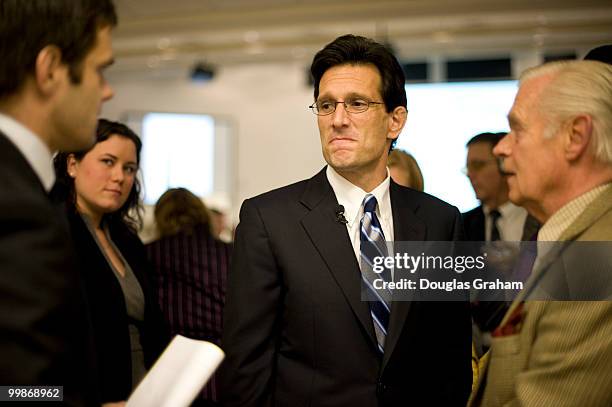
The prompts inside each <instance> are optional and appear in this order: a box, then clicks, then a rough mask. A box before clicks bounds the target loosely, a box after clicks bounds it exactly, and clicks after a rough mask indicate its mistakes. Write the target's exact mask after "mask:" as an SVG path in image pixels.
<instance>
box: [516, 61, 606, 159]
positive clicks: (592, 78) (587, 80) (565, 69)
mask: <svg viewBox="0 0 612 407" xmlns="http://www.w3.org/2000/svg"><path fill="white" fill-rule="evenodd" d="M548 75H551V76H552V79H551V82H550V83H548V84H547V85H546V87H545V88H544V90H543V91H542V93H541V95H540V100H539V106H538V108H539V110H540V112H541V113H542V114H543V115H544V116H545V117H546V119H547V120H548V123H549V125H548V131H547V134H548V136H551V135H552V134H554V133H555V132H556V130H558V129H559V126H561V125H562V124H563V123H565V122H567V121H568V120H570V119H572V118H574V117H576V116H578V115H581V114H586V115H589V116H590V117H591V119H592V121H593V137H592V145H591V148H592V151H593V153H594V155H595V158H596V159H597V160H598V161H600V162H604V163H608V164H612V65H609V64H605V63H603V62H598V61H555V62H549V63H546V64H543V65H540V66H537V67H534V68H529V69H527V70H526V71H524V72H523V73H522V74H521V77H520V79H519V81H520V83H521V84H522V83H524V82H525V81H528V80H530V79H533V78H536V77H540V76H548Z"/></svg>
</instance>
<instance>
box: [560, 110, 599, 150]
mask: <svg viewBox="0 0 612 407" xmlns="http://www.w3.org/2000/svg"><path fill="white" fill-rule="evenodd" d="M568 126H569V132H568V133H567V136H566V137H567V138H566V140H565V157H566V158H567V159H568V160H569V161H574V160H577V159H578V158H580V156H582V154H584V152H585V151H586V150H587V148H588V146H589V143H590V142H591V138H592V136H593V119H592V118H591V116H589V115H586V114H582V115H579V116H576V117H574V118H573V119H572V120H571V122H570V123H569V124H568Z"/></svg>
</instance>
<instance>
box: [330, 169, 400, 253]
mask: <svg viewBox="0 0 612 407" xmlns="http://www.w3.org/2000/svg"><path fill="white" fill-rule="evenodd" d="M326 175H327V180H328V181H329V183H330V185H331V187H332V189H333V190H334V193H335V194H336V199H337V200H338V204H340V205H342V206H344V217H345V218H346V220H347V222H348V223H347V224H346V228H347V230H348V233H349V237H350V239H351V243H352V245H353V250H354V251H355V258H356V259H357V261H358V262H359V260H360V258H361V256H360V246H361V239H360V237H359V228H360V223H361V218H362V217H363V206H362V205H361V204H362V203H363V198H365V196H366V195H368V194H372V195H374V196H375V197H376V201H377V202H378V205H377V206H376V216H377V217H378V220H379V221H380V225H381V226H382V229H383V233H384V234H385V240H386V241H388V242H390V241H393V237H394V236H393V214H392V211H391V198H390V196H389V185H390V182H391V181H390V180H391V178H390V177H389V170H388V169H387V178H385V179H384V181H383V182H381V183H380V184H379V185H378V186H377V187H376V188H374V189H373V190H372V191H371V192H366V191H364V190H363V189H361V188H359V187H358V186H356V185H353V184H352V183H351V182H349V181H348V180H347V179H346V178H344V177H343V176H342V175H340V174H338V173H337V172H336V171H335V170H334V169H333V168H332V167H330V166H329V165H328V166H327V171H326Z"/></svg>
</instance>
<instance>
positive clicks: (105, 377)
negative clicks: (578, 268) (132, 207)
mask: <svg viewBox="0 0 612 407" xmlns="http://www.w3.org/2000/svg"><path fill="white" fill-rule="evenodd" d="M68 220H69V222H70V229H71V232H72V236H73V238H74V241H75V247H76V251H77V256H78V261H79V270H80V272H81V274H82V276H83V278H84V280H85V287H86V294H87V299H88V301H89V304H90V309H91V320H92V325H93V330H94V335H95V336H94V338H95V352H96V357H97V360H98V368H99V389H100V396H101V400H102V402H109V401H119V400H126V399H127V397H128V396H129V394H130V392H131V391H132V362H131V347H130V334H129V330H128V316H127V312H126V307H125V299H124V296H123V291H122V290H121V286H120V284H119V281H118V280H117V277H116V276H115V273H114V272H113V270H112V269H111V267H110V266H109V264H108V262H107V261H106V258H105V257H104V255H103V253H102V252H101V251H100V249H99V248H98V245H97V244H96V242H95V240H94V238H93V236H92V235H91V233H90V232H89V229H87V225H86V224H85V221H84V220H83V219H82V218H81V216H80V215H79V214H78V213H76V212H74V211H68ZM110 233H111V238H112V240H113V242H114V243H115V245H116V246H117V248H118V249H119V250H120V251H121V254H122V255H123V257H124V258H125V259H126V261H127V262H128V263H129V264H130V267H131V268H132V270H133V271H134V274H135V275H136V278H137V279H138V282H139V283H140V285H141V287H142V291H143V293H144V296H145V315H144V323H143V324H142V326H140V327H139V328H140V339H141V342H142V347H143V351H144V356H145V364H146V366H147V367H150V366H151V364H152V363H153V362H154V361H155V359H156V358H157V357H158V356H159V355H160V353H161V351H162V350H163V349H164V347H165V346H166V345H167V343H168V334H167V330H166V328H165V324H164V322H163V319H162V316H161V312H160V311H159V308H158V306H157V302H156V300H155V297H154V296H153V294H152V292H151V287H150V284H149V281H148V279H149V278H150V277H149V275H148V274H149V273H150V265H149V263H148V261H147V258H146V253H145V250H144V246H143V244H142V242H141V241H140V239H139V238H138V236H136V235H134V234H132V233H131V232H130V231H129V230H128V229H127V228H126V227H125V226H123V225H113V227H111V229H110Z"/></svg>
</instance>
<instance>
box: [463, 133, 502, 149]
mask: <svg viewBox="0 0 612 407" xmlns="http://www.w3.org/2000/svg"><path fill="white" fill-rule="evenodd" d="M506 134H508V133H503V132H501V133H480V134H477V135H475V136H474V137H472V138H471V139H470V141H468V142H467V144H466V145H465V146H466V147H469V146H471V145H472V144H476V143H489V144H490V145H491V150H492V149H493V147H495V146H496V145H497V143H499V142H500V140H501V139H503V138H504V136H505V135H506Z"/></svg>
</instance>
